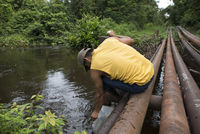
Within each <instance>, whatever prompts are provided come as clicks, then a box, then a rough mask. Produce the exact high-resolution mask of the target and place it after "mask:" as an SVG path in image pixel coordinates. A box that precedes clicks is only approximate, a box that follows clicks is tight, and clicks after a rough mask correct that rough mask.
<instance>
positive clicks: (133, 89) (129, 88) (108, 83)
mask: <svg viewBox="0 0 200 134" xmlns="http://www.w3.org/2000/svg"><path fill="white" fill-rule="evenodd" d="M153 77H154V76H153ZM153 77H152V78H151V80H150V81H149V82H148V83H147V84H145V85H143V86H139V85H137V84H135V83H134V84H133V85H130V84H127V83H124V82H123V81H120V80H111V79H110V78H108V77H105V76H104V77H102V80H103V87H104V90H105V91H110V92H113V90H114V89H115V88H117V89H120V90H123V91H126V92H129V93H141V92H144V91H145V90H146V89H147V88H148V86H149V85H150V83H151V81H152V80H153Z"/></svg>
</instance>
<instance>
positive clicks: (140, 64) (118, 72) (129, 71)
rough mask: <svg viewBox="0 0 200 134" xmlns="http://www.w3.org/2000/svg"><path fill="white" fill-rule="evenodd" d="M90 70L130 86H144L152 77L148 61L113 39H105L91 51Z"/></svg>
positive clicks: (150, 65) (151, 68) (152, 72)
mask: <svg viewBox="0 0 200 134" xmlns="http://www.w3.org/2000/svg"><path fill="white" fill-rule="evenodd" d="M91 69H95V70H100V71H103V72H105V73H107V74H109V75H110V78H111V79H116V80H120V81H123V82H124V83H129V84H131V85H132V84H134V83H136V84H137V85H145V84H146V83H147V82H149V81H150V79H151V78H152V76H153V75H154V68H153V64H152V63H151V62H150V61H149V60H148V59H146V58H145V57H144V56H143V55H141V54H140V53H139V52H138V51H136V50H135V49H134V48H132V47H131V46H128V45H126V44H124V43H122V42H120V41H118V40H117V39H115V38H108V39H106V40H105V41H104V42H102V43H101V44H100V45H99V46H98V47H97V48H96V49H95V50H94V51H93V53H92V61H91Z"/></svg>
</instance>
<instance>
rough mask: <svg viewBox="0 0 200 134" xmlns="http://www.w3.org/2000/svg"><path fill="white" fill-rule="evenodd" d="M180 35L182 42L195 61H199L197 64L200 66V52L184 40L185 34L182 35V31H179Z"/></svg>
mask: <svg viewBox="0 0 200 134" xmlns="http://www.w3.org/2000/svg"><path fill="white" fill-rule="evenodd" d="M178 36H179V38H180V40H181V42H182V44H183V45H184V46H185V48H186V49H187V50H188V52H189V53H190V55H191V56H192V57H193V58H194V59H195V61H196V62H197V64H198V65H199V67H200V54H198V53H197V52H196V51H195V50H194V49H192V48H191V47H190V46H189V45H188V43H187V42H186V41H185V40H184V38H183V36H182V35H181V33H180V32H179V31H178Z"/></svg>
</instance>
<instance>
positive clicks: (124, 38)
mask: <svg viewBox="0 0 200 134" xmlns="http://www.w3.org/2000/svg"><path fill="white" fill-rule="evenodd" d="M107 35H108V36H110V37H114V38H116V39H117V40H119V41H120V42H122V43H125V44H127V45H133V44H134V41H133V39H132V38H130V37H128V36H121V35H115V33H114V31H112V30H110V31H108V32H107Z"/></svg>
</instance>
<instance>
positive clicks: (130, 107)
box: [109, 40, 165, 134]
mask: <svg viewBox="0 0 200 134" xmlns="http://www.w3.org/2000/svg"><path fill="white" fill-rule="evenodd" d="M164 48H165V40H163V41H162V46H161V47H160V49H159V51H158V53H157V55H156V56H155V58H154V60H153V65H154V70H155V74H154V79H153V81H152V82H151V84H150V85H149V87H148V89H147V90H146V91H145V92H144V93H140V94H132V95H131V97H130V99H129V101H128V103H127V105H126V106H125V108H124V110H123V112H122V113H121V115H120V117H119V118H118V119H117V122H115V124H114V126H113V127H112V129H111V131H110V132H109V134H139V133H140V132H141V129H142V125H143V121H144V118H145V115H146V112H147V108H148V104H149V101H150V98H151V94H152V90H153V87H154V84H155V81H156V77H157V74H158V70H159V67H160V62H161V59H162V56H163V51H164Z"/></svg>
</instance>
